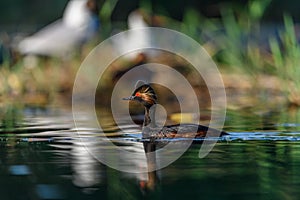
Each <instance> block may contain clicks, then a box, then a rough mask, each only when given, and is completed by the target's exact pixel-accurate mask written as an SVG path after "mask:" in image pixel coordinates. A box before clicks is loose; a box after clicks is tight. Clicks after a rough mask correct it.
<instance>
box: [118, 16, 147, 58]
mask: <svg viewBox="0 0 300 200" xmlns="http://www.w3.org/2000/svg"><path fill="white" fill-rule="evenodd" d="M145 17H147V16H146V13H144V12H143V11H141V10H135V11H133V12H132V13H130V14H129V16H128V22H127V23H128V30H129V31H130V32H126V33H124V34H122V35H119V37H118V38H117V39H113V46H114V48H115V50H116V51H117V52H119V53H121V54H123V53H125V57H126V58H127V59H129V60H133V59H135V58H136V57H137V56H138V55H139V54H144V55H147V56H148V53H149V52H148V51H147V50H145V49H143V48H142V47H149V46H150V44H151V38H150V36H149V34H148V32H147V31H145V28H147V27H149V25H148V24H147V22H146V20H145ZM134 30H135V31H134ZM134 49H140V50H137V51H134V52H131V51H132V50H134ZM128 52H131V53H128Z"/></svg>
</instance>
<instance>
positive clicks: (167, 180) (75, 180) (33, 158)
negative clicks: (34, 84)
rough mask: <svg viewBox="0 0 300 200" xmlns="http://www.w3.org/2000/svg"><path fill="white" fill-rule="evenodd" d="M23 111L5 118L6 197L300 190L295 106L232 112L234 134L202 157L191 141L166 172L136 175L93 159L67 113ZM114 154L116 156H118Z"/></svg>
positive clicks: (1, 178)
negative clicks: (283, 108)
mask: <svg viewBox="0 0 300 200" xmlns="http://www.w3.org/2000/svg"><path fill="white" fill-rule="evenodd" d="M22 110H23V112H22V114H17V113H19V112H20V110H19V111H12V110H7V111H6V113H7V116H6V117H7V118H5V116H4V115H3V116H1V117H2V119H1V122H2V124H1V135H0V194H1V200H2V199H192V198H193V199H253V198H256V199H297V198H298V197H299V196H300V190H299V188H300V170H299V169H300V139H299V127H300V125H299V123H298V119H299V118H298V116H300V115H299V112H298V111H297V112H295V111H293V112H292V113H291V114H288V112H285V113H282V114H281V115H280V114H278V113H279V112H272V113H271V114H270V113H263V114H261V113H259V114H255V113H249V112H242V111H238V112H234V111H230V112H229V113H228V115H227V119H226V120H227V121H226V124H225V129H226V131H228V132H229V133H230V134H231V135H232V137H229V138H227V139H224V140H221V141H219V142H218V143H217V144H216V146H215V147H214V148H213V150H212V152H210V154H209V155H208V156H207V157H205V158H204V159H199V158H198V151H199V149H200V146H201V144H193V145H192V146H191V147H190V149H189V150H188V151H187V152H185V154H184V155H183V156H182V157H181V158H180V159H178V160H177V161H176V162H174V163H173V164H171V165H169V166H168V167H166V168H164V169H162V170H159V171H156V172H150V173H132V174H131V173H125V172H121V171H117V170H114V169H112V168H109V167H106V166H105V165H103V164H101V163H100V162H99V161H98V160H96V159H94V157H93V156H92V155H90V154H89V152H87V150H86V149H85V148H84V147H83V146H82V143H81V142H82V141H81V140H80V138H78V135H77V134H76V131H74V129H73V128H74V125H73V124H72V123H73V122H72V117H71V116H72V115H70V113H68V112H65V111H63V112H58V111H55V112H53V111H49V110H47V109H38V110H31V109H30V110H29V111H28V110H26V109H24V108H22ZM245 113H247V114H245ZM273 113H275V114H273ZM16 119H17V120H16ZM9 121H14V122H9ZM34 130H35V131H34ZM83 132H88V133H89V135H88V136H89V137H91V140H89V141H91V142H90V145H91V146H92V147H95V148H99V146H100V147H101V143H98V142H97V140H95V139H94V138H97V137H98V136H93V134H94V132H93V131H89V130H88V129H85V130H83ZM95 135H96V134H95ZM270 135H271V136H272V137H270ZM118 137H119V138H120V141H119V144H120V146H122V147H126V146H130V145H131V146H130V147H131V148H136V149H140V148H142V149H143V146H142V143H141V142H139V141H138V140H134V139H132V140H130V143H129V144H128V142H126V141H127V140H126V139H128V137H121V136H118ZM118 137H114V140H116V139H118ZM245 138H247V139H245ZM249 138H250V139H249ZM266 138H267V139H266ZM122 141H123V142H122ZM100 150H101V148H100ZM100 152H101V151H100ZM113 156H115V158H116V159H118V155H113ZM126 159H127V160H129V161H132V163H133V165H134V164H136V163H138V164H141V163H142V162H144V161H143V160H138V158H132V157H131V156H130V155H128V157H127V158H126Z"/></svg>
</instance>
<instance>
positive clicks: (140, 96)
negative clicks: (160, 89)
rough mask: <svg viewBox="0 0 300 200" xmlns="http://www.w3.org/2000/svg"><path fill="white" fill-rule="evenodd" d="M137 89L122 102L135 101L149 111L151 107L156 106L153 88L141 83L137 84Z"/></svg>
mask: <svg viewBox="0 0 300 200" xmlns="http://www.w3.org/2000/svg"><path fill="white" fill-rule="evenodd" d="M136 85H137V87H136V89H135V90H134V92H133V94H132V95H131V96H130V97H127V98H123V100H130V101H136V102H139V103H141V104H143V105H144V106H145V107H146V108H148V109H150V107H151V106H153V105H154V104H156V101H157V97H156V94H155V92H154V90H153V88H152V87H151V86H150V85H149V84H147V83H144V82H142V81H138V82H137V84H136Z"/></svg>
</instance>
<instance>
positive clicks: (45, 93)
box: [0, 0, 300, 108]
mask: <svg viewBox="0 0 300 200" xmlns="http://www.w3.org/2000/svg"><path fill="white" fill-rule="evenodd" d="M269 2H270V1H268V0H265V1H259V0H254V1H249V3H248V6H246V7H245V8H243V10H242V11H239V12H238V9H236V10H234V9H233V8H230V7H224V9H223V10H222V12H221V17H220V18H216V19H215V18H206V17H204V16H201V15H199V13H198V12H196V11H195V10H193V9H188V10H186V12H185V15H184V17H183V20H182V21H181V22H179V21H176V20H173V19H170V18H168V17H166V16H157V19H160V21H161V24H163V27H166V28H172V29H175V30H177V31H180V32H183V33H185V34H187V35H188V36H190V37H192V38H193V39H195V40H196V41H197V42H199V43H200V44H201V45H202V46H203V47H204V48H205V49H206V50H207V52H208V53H209V54H210V55H211V57H212V58H213V60H214V61H215V63H216V64H217V66H218V67H219V70H220V72H221V75H222V78H223V81H224V85H225V89H226V93H227V103H228V106H229V107H230V108H238V107H251V106H252V107H253V106H256V105H260V106H261V107H262V108H263V107H278V105H282V106H286V105H293V106H300V79H299V77H300V68H299V66H298V63H299V60H300V45H299V42H298V41H297V34H299V33H298V32H296V31H297V30H298V25H297V24H295V23H294V22H293V19H292V17H291V16H289V15H287V14H285V15H284V16H283V26H282V27H281V28H280V29H278V28H276V27H275V28H274V30H273V32H274V31H275V32H276V33H275V34H271V35H268V33H266V31H264V30H266V29H265V27H263V26H265V25H267V24H265V23H262V22H261V19H262V17H263V14H264V11H265V9H266V8H267V6H268V4H269ZM111 9H112V8H111ZM146 10H147V9H146ZM100 15H101V13H100ZM106 18H107V16H106ZM107 19H108V18H107ZM112 27H113V25H112V24H111V22H109V21H108V20H103V24H102V30H101V31H102V33H106V35H105V34H104V35H101V37H102V38H107V37H109V35H108V34H107V33H109V32H111V29H112ZM99 38H100V36H99ZM99 40H100V41H101V39H99ZM94 43H95V42H94ZM94 43H91V44H89V45H86V46H85V47H84V49H83V52H82V54H81V55H80V56H79V55H77V56H75V57H73V58H72V59H69V60H64V61H62V60H60V59H52V58H50V59H40V60H39V64H38V66H36V67H34V68H30V67H25V66H24V64H23V61H22V59H20V60H19V61H18V62H16V63H15V64H13V65H11V64H8V63H6V62H4V63H3V64H2V66H1V67H0V76H1V78H0V102H1V103H3V102H7V101H9V102H11V101H12V102H22V103H24V104H28V105H49V104H53V103H57V102H59V101H65V102H70V103H71V96H72V87H73V82H74V79H75V76H76V72H77V70H78V68H79V66H80V64H81V62H82V61H83V59H84V57H85V56H86V55H87V54H88V52H89V51H90V50H91V49H92V48H93V46H95V45H94ZM159 59H160V58H156V61H159ZM161 59H162V60H164V58H161ZM122 62H123V61H120V62H118V65H122ZM170 62H172V61H170ZM124 63H125V64H124V66H125V68H126V66H127V67H128V66H130V64H128V62H127V63H126V61H124ZM131 64H132V63H131ZM133 64H134V63H133ZM166 64H168V61H166ZM121 68H122V67H121ZM111 73H112V74H113V73H114V72H113V70H112V71H111ZM112 74H108V76H111V75H112ZM104 87H109V86H104ZM200 98H201V97H200Z"/></svg>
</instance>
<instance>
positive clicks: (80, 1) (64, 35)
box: [18, 0, 99, 58]
mask: <svg viewBox="0 0 300 200" xmlns="http://www.w3.org/2000/svg"><path fill="white" fill-rule="evenodd" d="M96 12H97V4H96V1H95V0H70V1H69V2H68V4H67V6H66V8H65V11H64V14H63V17H62V19H59V20H57V21H55V22H53V23H52V24H50V25H48V26H46V27H44V28H43V29H41V30H40V31H38V32H37V33H35V34H33V35H32V36H30V37H27V38H25V39H23V40H22V41H21V42H20V43H19V45H18V51H19V52H20V53H21V54H23V55H34V56H36V55H41V56H50V57H61V58H65V57H69V56H71V55H72V53H73V52H74V51H75V52H76V50H77V51H78V50H79V49H80V47H81V46H82V45H83V44H84V43H85V42H87V41H88V40H89V39H91V38H92V37H93V36H94V35H95V34H96V32H97V31H98V28H99V21H98V17H97V13H96Z"/></svg>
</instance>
